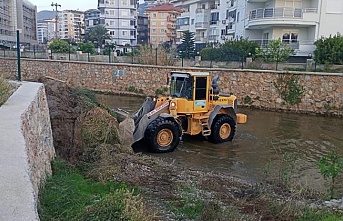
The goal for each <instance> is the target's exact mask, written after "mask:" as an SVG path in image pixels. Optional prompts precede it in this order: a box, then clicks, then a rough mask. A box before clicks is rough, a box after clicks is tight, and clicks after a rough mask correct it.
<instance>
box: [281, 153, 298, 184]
mask: <svg viewBox="0 0 343 221" xmlns="http://www.w3.org/2000/svg"><path fill="white" fill-rule="evenodd" d="M295 161H296V156H295V154H290V153H288V152H286V153H284V154H283V155H282V160H281V168H280V170H279V182H280V183H281V184H283V185H285V186H288V184H289V182H290V179H291V176H292V174H293V172H294V167H295Z"/></svg>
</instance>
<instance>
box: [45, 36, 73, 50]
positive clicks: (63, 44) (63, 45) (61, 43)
mask: <svg viewBox="0 0 343 221" xmlns="http://www.w3.org/2000/svg"><path fill="white" fill-rule="evenodd" d="M48 47H49V49H50V50H51V52H52V53H69V52H70V53H75V49H74V48H73V47H72V46H71V45H70V44H69V43H68V42H67V41H65V40H61V39H54V40H53V41H52V42H50V43H49V44H48Z"/></svg>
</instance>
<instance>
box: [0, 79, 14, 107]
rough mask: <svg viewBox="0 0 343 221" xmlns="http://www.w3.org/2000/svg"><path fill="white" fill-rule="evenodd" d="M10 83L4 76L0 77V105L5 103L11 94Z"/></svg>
mask: <svg viewBox="0 0 343 221" xmlns="http://www.w3.org/2000/svg"><path fill="white" fill-rule="evenodd" d="M10 89H11V87H10V85H9V83H8V82H7V81H6V80H5V79H4V78H2V77H0V106H1V105H3V104H4V103H5V102H6V100H7V99H8V97H9V95H10Z"/></svg>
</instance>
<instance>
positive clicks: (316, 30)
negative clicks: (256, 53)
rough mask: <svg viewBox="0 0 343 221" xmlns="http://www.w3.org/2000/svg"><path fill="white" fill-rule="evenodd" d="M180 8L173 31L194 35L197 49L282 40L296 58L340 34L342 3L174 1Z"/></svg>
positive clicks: (337, 0) (326, 0) (311, 0)
mask: <svg viewBox="0 0 343 221" xmlns="http://www.w3.org/2000/svg"><path fill="white" fill-rule="evenodd" d="M172 3H173V4H174V6H176V7H182V8H184V12H183V13H182V14H181V16H180V17H178V23H177V31H178V32H182V31H184V30H190V31H191V32H194V33H195V40H196V41H195V42H196V46H198V48H199V47H200V48H201V47H202V46H203V45H204V44H206V43H209V42H220V43H222V42H225V41H226V40H229V39H239V38H249V39H250V40H252V41H256V42H257V43H259V44H260V45H261V46H264V45H265V44H266V43H268V41H269V40H271V39H279V38H280V39H282V40H283V41H284V42H285V43H288V44H289V45H290V46H291V47H293V48H294V49H295V51H296V53H297V55H298V56H307V55H308V54H310V53H313V50H314V49H315V46H314V45H313V43H314V41H315V40H317V39H318V38H320V37H321V36H324V37H328V36H329V35H330V34H331V35H334V34H337V33H338V32H340V33H343V25H342V24H341V23H340V21H343V0H175V1H173V2H172Z"/></svg>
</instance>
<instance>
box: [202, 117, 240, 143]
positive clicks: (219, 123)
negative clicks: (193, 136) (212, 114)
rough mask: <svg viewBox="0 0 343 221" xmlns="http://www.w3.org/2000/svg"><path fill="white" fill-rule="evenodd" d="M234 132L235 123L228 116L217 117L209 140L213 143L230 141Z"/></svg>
mask: <svg viewBox="0 0 343 221" xmlns="http://www.w3.org/2000/svg"><path fill="white" fill-rule="evenodd" d="M235 132H236V124H235V121H234V120H233V119H232V118H231V117H230V116H228V115H218V116H217V117H216V118H215V119H214V121H213V123H212V127H211V135H210V136H209V138H208V139H209V140H210V141H211V142H213V143H223V142H227V141H231V140H232V139H233V136H234V135H235Z"/></svg>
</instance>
